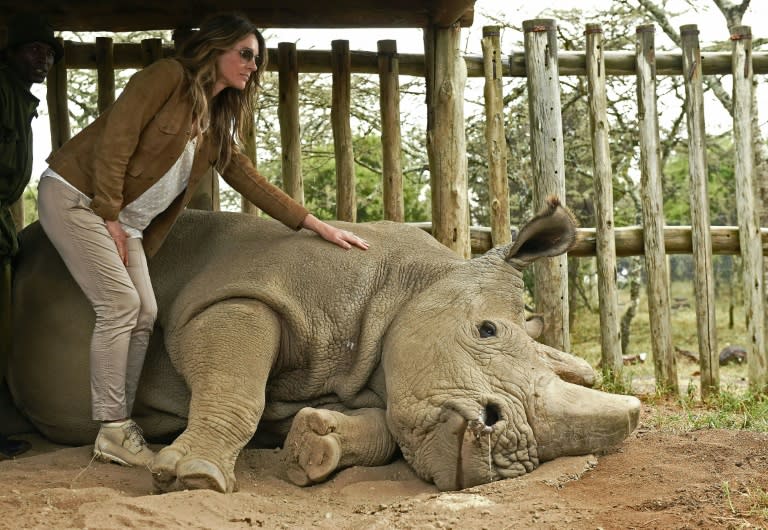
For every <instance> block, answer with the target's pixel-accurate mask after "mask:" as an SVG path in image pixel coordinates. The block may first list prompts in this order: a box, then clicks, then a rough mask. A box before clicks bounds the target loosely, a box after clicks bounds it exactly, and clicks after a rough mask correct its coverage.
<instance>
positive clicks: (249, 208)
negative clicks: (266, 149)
mask: <svg viewBox="0 0 768 530" xmlns="http://www.w3.org/2000/svg"><path fill="white" fill-rule="evenodd" d="M243 143H244V144H245V145H243V152H244V153H245V155H246V156H247V157H248V158H250V159H251V162H253V167H256V166H257V165H258V158H257V156H256V124H255V123H254V122H251V123H250V126H249V127H247V128H246V130H245V138H243ZM240 211H241V212H243V213H247V214H251V215H258V214H259V209H258V208H257V207H256V205H255V204H253V203H252V202H251V201H249V200H248V199H246V198H245V196H243V195H240Z"/></svg>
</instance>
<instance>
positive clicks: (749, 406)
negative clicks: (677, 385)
mask: <svg viewBox="0 0 768 530" xmlns="http://www.w3.org/2000/svg"><path fill="white" fill-rule="evenodd" d="M644 400H645V402H646V403H648V404H649V405H652V407H653V413H652V414H651V416H650V417H647V418H646V419H645V423H646V424H648V425H649V426H650V427H653V428H655V429H657V430H660V431H666V432H674V433H682V432H690V431H697V430H701V429H732V430H748V431H757V432H768V397H767V396H757V395H754V394H752V393H750V392H732V391H729V390H721V391H720V393H719V394H717V395H716V396H715V397H712V398H711V399H708V400H707V401H706V402H702V401H701V400H699V399H697V398H696V397H694V396H692V395H686V396H682V397H679V398H677V399H676V400H669V399H666V398H663V397H660V396H658V397H655V398H649V397H647V396H646V397H645V398H644Z"/></svg>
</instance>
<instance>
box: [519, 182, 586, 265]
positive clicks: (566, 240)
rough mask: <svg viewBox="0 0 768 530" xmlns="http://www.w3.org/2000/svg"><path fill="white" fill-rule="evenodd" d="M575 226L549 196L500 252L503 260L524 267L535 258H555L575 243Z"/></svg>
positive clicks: (564, 210)
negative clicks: (537, 211)
mask: <svg viewBox="0 0 768 530" xmlns="http://www.w3.org/2000/svg"><path fill="white" fill-rule="evenodd" d="M577 226H578V224H577V222H576V219H575V218H574V216H573V214H572V213H571V211H570V210H568V209H567V208H566V207H565V206H563V205H562V204H560V199H558V198H557V197H554V196H552V197H549V198H548V199H547V204H546V205H545V206H544V208H543V209H542V210H541V212H539V214H538V215H536V217H534V218H533V219H531V220H530V221H529V222H528V223H526V225H525V226H523V228H521V229H520V234H519V235H518V236H517V239H516V240H515V241H514V242H513V243H511V244H510V245H509V246H508V247H507V248H506V249H505V251H504V259H505V260H506V261H507V262H508V263H510V264H512V265H514V266H516V267H518V268H524V267H527V266H528V265H530V264H531V263H533V262H534V261H536V260H537V259H539V258H548V257H552V256H559V255H560V254H563V253H564V252H568V249H570V248H571V247H572V246H573V245H574V243H575V242H576V228H577Z"/></svg>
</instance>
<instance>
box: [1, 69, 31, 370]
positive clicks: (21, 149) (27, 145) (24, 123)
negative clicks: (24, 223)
mask: <svg viewBox="0 0 768 530" xmlns="http://www.w3.org/2000/svg"><path fill="white" fill-rule="evenodd" d="M39 103H40V100H38V99H37V98H36V97H35V96H33V95H32V93H31V92H30V91H29V88H28V87H26V86H25V85H24V84H23V83H22V82H21V80H20V79H19V78H18V77H17V76H16V75H15V74H14V73H13V72H12V71H11V70H10V68H9V67H8V66H7V65H5V64H2V63H0V267H1V270H0V272H1V273H2V276H0V384H2V382H3V380H4V379H5V368H6V363H7V362H8V354H9V350H10V341H11V334H12V320H11V260H12V259H13V257H14V256H15V255H16V254H17V253H18V251H19V243H18V238H17V235H16V225H15V224H14V221H13V217H12V216H11V210H10V207H11V205H12V204H13V203H14V202H16V201H17V200H19V198H21V196H22V194H23V193H24V189H25V188H26V186H27V183H29V179H30V176H31V175H32V118H34V117H35V116H37V105H38V104H39Z"/></svg>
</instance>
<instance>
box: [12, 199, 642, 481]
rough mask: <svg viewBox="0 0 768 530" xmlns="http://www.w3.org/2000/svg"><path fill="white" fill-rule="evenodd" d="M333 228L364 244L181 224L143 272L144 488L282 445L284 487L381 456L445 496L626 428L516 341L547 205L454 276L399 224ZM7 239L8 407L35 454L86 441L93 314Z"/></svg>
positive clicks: (555, 361) (621, 408)
mask: <svg viewBox="0 0 768 530" xmlns="http://www.w3.org/2000/svg"><path fill="white" fill-rule="evenodd" d="M337 224H339V225H341V226H345V227H347V228H348V229H350V230H354V231H355V233H357V234H359V235H360V236H361V237H363V238H365V239H366V240H368V241H369V242H370V243H371V248H370V249H369V250H368V251H360V250H357V249H352V250H349V251H345V250H342V249H340V248H338V247H336V246H334V245H331V244H329V243H327V242H325V241H323V240H321V239H320V238H319V237H317V236H316V235H315V234H313V233H311V232H308V231H306V230H304V231H300V232H292V231H291V230H289V229H287V228H285V227H284V226H282V225H280V224H279V223H277V222H274V221H270V220H263V219H258V218H255V217H253V216H248V215H244V214H236V213H223V212H199V211H188V212H186V213H184V215H182V216H181V217H180V218H179V220H178V222H177V223H176V226H175V227H174V229H173V231H172V233H171V234H170V235H169V238H168V240H167V241H166V243H165V245H164V246H163V248H162V250H161V251H160V252H159V253H158V255H157V256H155V257H154V258H152V259H151V260H150V274H151V275H152V281H153V284H154V287H155V293H156V297H157V302H158V308H159V310H158V319H157V323H156V328H155V332H154V333H153V336H152V340H151V343H150V348H149V352H148V354H147V359H146V362H145V366H144V371H143V373H142V378H141V383H140V386H139V390H138V395H137V399H136V404H135V407H134V411H133V417H134V419H136V421H137V422H138V423H139V424H140V425H141V426H142V427H143V429H144V431H145V433H146V435H147V437H148V438H149V439H150V440H155V441H159V442H160V441H161V442H172V443H170V445H168V446H166V447H165V448H163V449H162V450H161V451H160V452H159V453H158V455H157V456H156V458H155V461H154V462H153V464H152V466H151V471H152V473H153V476H154V483H155V486H156V488H157V489H158V490H160V491H171V490H174V489H177V488H212V489H215V490H219V491H224V492H227V491H233V490H234V489H235V488H236V482H235V476H234V465H235V461H236V459H237V457H238V455H239V453H240V451H241V450H242V449H243V447H244V446H245V445H246V444H247V443H248V442H249V441H251V440H253V441H254V443H257V442H259V441H261V442H263V443H269V444H274V443H281V444H283V455H284V462H285V466H286V473H287V476H288V477H289V478H290V479H291V480H292V481H294V482H295V483H297V484H302V485H304V484H312V483H316V482H319V481H322V480H325V479H326V478H327V477H328V476H329V475H330V474H331V473H333V472H334V471H336V470H338V469H341V468H343V467H347V466H352V465H381V464H384V463H386V462H388V461H389V460H390V459H391V458H392V456H393V454H394V453H395V451H396V449H397V448H398V447H399V448H400V450H401V451H402V454H403V455H404V456H405V458H406V459H407V461H408V462H409V463H410V465H411V466H412V467H413V468H414V469H415V471H416V472H417V473H418V474H419V475H420V476H421V477H422V478H424V479H425V480H428V481H431V482H434V483H435V484H436V485H437V487H438V488H440V489H443V490H447V489H459V488H463V487H468V486H472V485H476V484H482V483H486V482H490V481H493V480H499V479H503V478H508V477H515V476H519V475H521V474H523V473H527V472H530V471H532V470H534V469H535V468H536V467H537V466H538V465H539V464H540V463H541V462H543V461H546V460H551V459H554V458H557V457H558V456H562V455H578V454H588V453H591V452H595V451H599V450H601V449H605V448H608V447H611V446H613V445H615V444H618V443H620V442H621V441H622V440H623V439H624V438H626V437H627V436H628V435H629V434H630V433H631V432H632V431H633V430H634V428H635V427H636V425H637V422H638V418H639V410H640V404H639V401H638V400H637V399H636V398H634V397H629V396H620V395H613V394H607V393H603V392H599V391H596V390H593V389H590V388H587V386H590V385H591V383H592V382H593V381H594V373H593V371H592V369H591V368H590V367H589V365H588V364H587V363H586V362H585V361H583V360H581V359H579V358H577V357H574V356H572V355H570V354H568V353H564V352H560V351H557V350H555V349H553V348H549V347H547V346H544V345H542V344H539V343H538V342H536V341H535V340H534V339H532V338H531V337H530V336H528V334H527V333H526V331H525V320H524V305H523V296H522V295H523V280H522V271H523V269H524V268H525V267H527V266H528V265H530V264H531V263H532V262H534V261H535V260H537V259H540V258H547V257H550V256H555V255H558V254H562V253H564V252H567V250H568V248H570V246H571V245H572V244H573V242H574V239H575V234H576V230H575V223H574V220H573V218H572V216H571V214H570V212H568V211H567V210H566V209H565V208H563V207H562V206H561V205H560V204H559V202H558V201H557V200H556V199H551V200H550V201H549V203H548V205H547V207H546V208H545V209H544V210H543V211H542V212H541V213H539V214H538V215H537V216H536V217H534V218H533V219H532V220H531V221H529V222H528V223H527V224H526V225H525V226H524V227H522V228H521V230H520V232H519V236H518V238H517V239H516V240H515V241H514V242H513V243H512V244H510V245H507V246H504V247H498V248H495V249H492V250H490V251H489V252H487V253H486V254H484V255H482V256H479V257H476V258H473V259H470V260H465V259H462V258H459V257H458V256H456V255H455V254H454V253H453V252H452V251H450V250H449V249H447V248H445V247H443V246H442V245H440V244H439V243H437V242H436V241H435V240H434V239H433V238H432V237H431V236H429V235H428V234H426V233H425V232H423V231H421V230H420V229H418V228H414V227H410V226H407V225H403V224H396V223H389V222H376V223H367V224H359V225H346V224H344V223H337ZM22 243H23V246H22V248H23V249H24V250H23V252H22V255H21V260H20V263H19V266H18V271H19V272H18V275H17V277H16V281H15V285H14V297H15V302H14V310H15V313H14V329H15V344H14V349H13V351H12V355H11V362H10V366H9V385H10V387H11V391H12V395H13V397H14V401H15V403H16V405H17V407H18V408H19V410H20V411H21V412H22V413H23V414H25V415H26V417H27V418H29V420H30V421H31V422H32V423H33V424H34V425H35V426H36V427H37V428H38V429H39V430H40V432H41V433H42V434H43V435H45V436H46V437H48V438H49V439H51V440H53V441H56V442H61V443H68V444H89V443H92V442H93V440H94V438H95V435H96V431H97V428H98V425H97V424H96V423H95V422H93V421H91V420H90V391H89V388H90V385H89V370H88V350H89V343H90V334H91V330H92V328H93V320H94V314H93V310H92V309H91V307H90V305H89V304H88V302H87V301H86V299H85V297H84V296H83V294H82V292H81V291H80V289H79V288H78V287H77V285H76V284H75V283H74V281H73V280H72V279H71V277H70V276H69V273H68V271H67V270H66V267H64V265H63V263H62V262H61V260H60V259H59V257H58V255H57V254H56V251H55V250H54V249H53V247H52V246H51V245H50V243H49V242H48V240H47V239H46V237H45V234H44V233H43V232H42V230H41V229H40V227H39V226H38V225H32V226H30V227H28V228H27V229H26V230H24V232H23V233H22ZM543 316H544V319H545V320H546V315H543Z"/></svg>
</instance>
